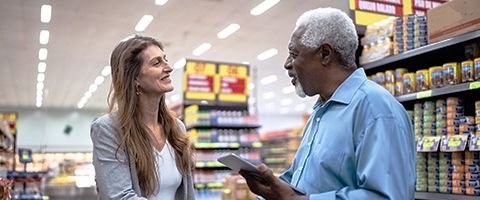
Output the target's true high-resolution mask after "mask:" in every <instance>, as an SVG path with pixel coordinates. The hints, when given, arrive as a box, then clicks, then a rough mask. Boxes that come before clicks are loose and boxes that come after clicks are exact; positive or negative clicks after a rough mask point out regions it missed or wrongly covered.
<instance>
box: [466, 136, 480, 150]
mask: <svg viewBox="0 0 480 200" xmlns="http://www.w3.org/2000/svg"><path fill="white" fill-rule="evenodd" d="M468 148H469V150H470V151H480V135H472V136H471V137H470V143H469V145H468Z"/></svg>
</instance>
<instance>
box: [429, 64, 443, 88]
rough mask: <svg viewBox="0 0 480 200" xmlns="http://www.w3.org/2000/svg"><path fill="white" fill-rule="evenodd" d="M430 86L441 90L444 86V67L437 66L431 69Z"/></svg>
mask: <svg viewBox="0 0 480 200" xmlns="http://www.w3.org/2000/svg"><path fill="white" fill-rule="evenodd" d="M429 73H430V86H431V87H432V88H439V87H442V86H443V67H442V66H435V67H430V68H429Z"/></svg>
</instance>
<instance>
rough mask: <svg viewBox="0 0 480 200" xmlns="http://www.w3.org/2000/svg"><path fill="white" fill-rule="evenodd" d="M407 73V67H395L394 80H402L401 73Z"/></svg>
mask: <svg viewBox="0 0 480 200" xmlns="http://www.w3.org/2000/svg"><path fill="white" fill-rule="evenodd" d="M405 73H407V69H405V68H397V69H395V82H402V81H403V74H405Z"/></svg>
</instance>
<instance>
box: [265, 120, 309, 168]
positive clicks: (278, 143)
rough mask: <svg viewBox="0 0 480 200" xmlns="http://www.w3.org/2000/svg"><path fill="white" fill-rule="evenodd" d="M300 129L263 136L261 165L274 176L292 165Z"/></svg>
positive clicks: (298, 143) (299, 138)
mask: <svg viewBox="0 0 480 200" xmlns="http://www.w3.org/2000/svg"><path fill="white" fill-rule="evenodd" d="M301 131H302V130H301V129H295V130H284V131H276V132H271V133H265V134H263V136H262V137H263V139H262V143H263V151H262V158H263V163H265V164H267V165H268V167H269V168H270V169H271V170H272V171H273V173H275V174H281V173H283V172H284V171H286V170H287V169H288V167H289V166H290V165H291V164H292V162H293V158H294V156H295V152H296V150H297V148H298V146H299V145H300V141H301V139H302V138H301V136H300V134H301Z"/></svg>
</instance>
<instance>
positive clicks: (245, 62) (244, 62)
mask: <svg viewBox="0 0 480 200" xmlns="http://www.w3.org/2000/svg"><path fill="white" fill-rule="evenodd" d="M242 64H245V65H249V64H250V62H248V61H243V62H242Z"/></svg>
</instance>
